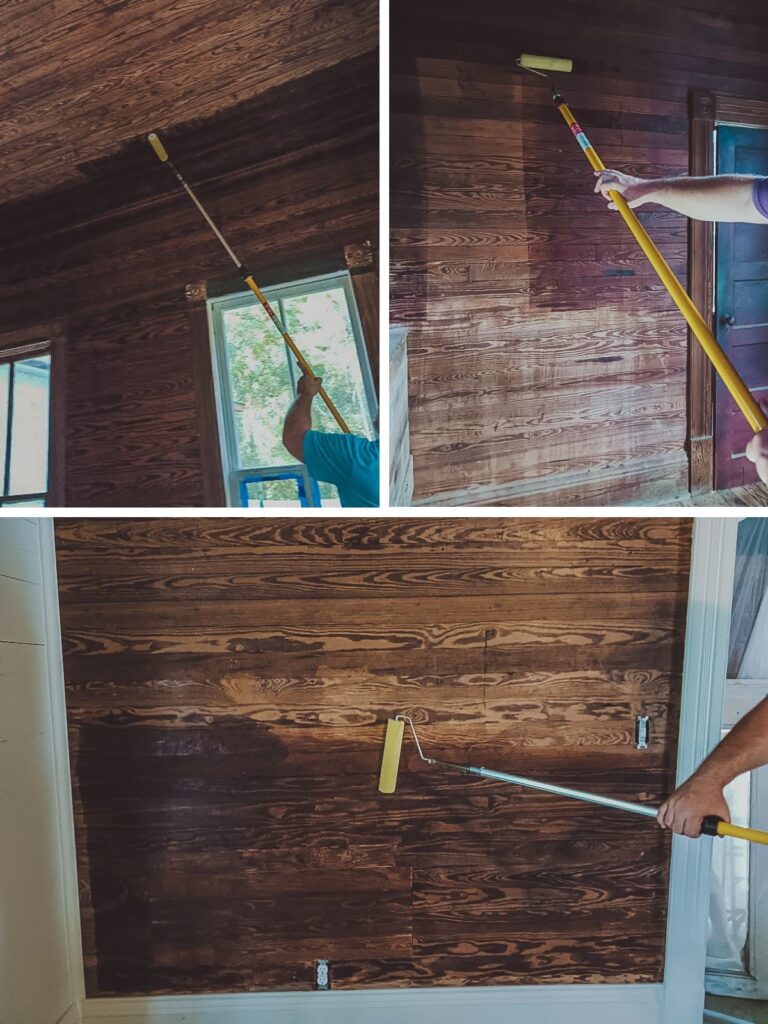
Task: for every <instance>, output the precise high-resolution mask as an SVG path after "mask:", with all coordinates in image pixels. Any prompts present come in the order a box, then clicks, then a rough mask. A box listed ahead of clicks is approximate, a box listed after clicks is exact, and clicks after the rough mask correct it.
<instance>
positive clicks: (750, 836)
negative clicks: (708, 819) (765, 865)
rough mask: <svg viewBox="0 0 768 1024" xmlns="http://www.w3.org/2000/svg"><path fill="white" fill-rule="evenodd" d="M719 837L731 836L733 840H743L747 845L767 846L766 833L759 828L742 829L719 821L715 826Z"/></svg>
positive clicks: (767, 833)
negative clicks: (758, 844)
mask: <svg viewBox="0 0 768 1024" xmlns="http://www.w3.org/2000/svg"><path fill="white" fill-rule="evenodd" d="M717 834H718V835H719V836H732V837H733V838H734V839H745V840H746V841H747V842H748V843H760V845H761V846H768V832H763V831H761V830H760V829H759V828H743V827H742V826H741V825H729V824H728V822H727V821H720V822H718V825H717Z"/></svg>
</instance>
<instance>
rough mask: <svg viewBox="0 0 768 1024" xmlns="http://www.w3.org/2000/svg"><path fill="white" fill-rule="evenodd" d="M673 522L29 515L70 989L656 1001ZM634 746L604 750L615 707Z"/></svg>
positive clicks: (677, 611) (676, 666)
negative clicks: (646, 721)
mask: <svg viewBox="0 0 768 1024" xmlns="http://www.w3.org/2000/svg"><path fill="white" fill-rule="evenodd" d="M689 545H690V522H689V521H687V520H679V519H678V520H659V519H652V520H641V519H639V520H628V519H617V520H607V519H606V520H592V519H586V520H580V519H564V520H552V519H546V520H535V519H533V520H529V519H478V520H473V519H462V520H430V519H426V520H425V519H408V520H397V519H388V520H374V519H364V520H341V521H339V520H331V519H320V520H313V521H310V522H301V521H298V520H295V519H291V520H255V521H254V520H251V521H248V520H226V519H219V520H217V519H200V520H196V519H183V520H173V519H160V520H125V519H122V520H110V519H98V520H61V521H59V522H58V523H57V547H58V563H59V564H58V569H59V588H60V601H61V612H62V631H63V643H64V652H65V673H66V684H67V706H68V718H69V728H70V741H71V750H72V765H73V779H74V800H75V816H76V823H77V827H76V833H77V835H76V838H77V846H78V858H79V870H80V885H81V894H82V918H83V935H84V953H85V958H86V966H87V971H86V973H87V983H88V991H89V993H90V994H91V995H106V994H118V995H129V994H132V993H141V992H156V993H162V992H186V991H226V990H230V991H244V990H269V989H279V988H292V989H308V988H311V987H312V984H313V977H314V974H313V972H314V961H315V960H316V959H320V958H323V959H330V961H331V968H332V978H333V984H334V986H336V987H339V988H341V987H360V986H373V985H385V986H409V985H423V984H437V985H451V984H462V985H463V984H497V983H505V984H515V983H529V982H540V983H551V982H568V981H571V982H593V981H598V980H599V981H658V980H660V978H661V976H662V970H663V947H664V925H665V909H666V882H667V854H668V844H667V841H666V839H665V837H664V836H663V835H662V833H661V832H660V831H659V830H658V829H657V828H656V826H655V825H654V824H653V822H647V821H644V822H640V823H638V821H637V820H636V819H634V818H632V817H631V816H629V815H622V814H620V813H617V812H612V811H609V810H605V811H602V810H597V809H595V808H593V807H588V806H586V805H583V804H579V803H575V802H569V801H566V800H563V799H561V798H557V797H553V796H549V795H546V794H542V793H536V792H533V791H521V790H517V789H516V788H514V787H511V786H502V785H499V784H496V783H493V782H490V781H487V780H482V779H467V778H465V777H463V776H459V775H457V776H455V777H453V776H450V775H444V774H440V773H439V772H435V771H429V770H425V769H424V766H423V765H422V764H421V762H419V761H418V759H417V757H416V755H415V751H414V749H413V744H412V743H411V742H410V741H408V740H406V743H405V745H404V748H403V759H402V771H401V775H400V781H399V785H398V789H397V792H396V793H395V794H394V795H392V796H391V797H386V798H384V797H381V796H380V795H379V794H378V793H377V789H376V783H377V777H378V768H379V762H380V757H381V750H382V741H383V734H384V723H385V722H386V720H387V718H388V717H389V716H390V715H391V714H392V713H393V712H397V711H406V712H408V713H410V714H412V715H413V716H414V718H415V719H416V720H417V721H418V722H419V729H420V732H421V734H422V737H423V740H424V743H425V745H427V746H428V748H429V751H430V752H431V753H432V754H434V755H435V756H436V757H443V758H446V759H449V760H454V761H459V762H461V761H465V762H469V763H474V764H485V765H487V766H489V767H495V768H499V769H502V770H503V769H507V770H510V771H518V772H520V773H523V774H525V773H527V774H530V775H532V776H539V777H542V778H546V779H550V780H552V781H560V782H565V783H569V784H571V785H575V786H577V787H581V788H584V789H594V790H595V791H598V792H604V793H607V794H613V795H616V796H621V797H624V798H626V799H637V800H641V801H647V802H653V803H655V802H659V801H660V800H661V799H662V797H663V796H664V795H665V794H666V793H667V792H668V791H669V788H670V786H671V785H672V783H673V779H674V757H675V749H676V737H677V721H678V711H679V692H680V679H681V672H682V656H683V630H684V623H685V608H686V591H687V575H688V560H689ZM641 713H644V714H649V715H650V716H651V719H652V729H651V746H650V748H649V749H648V750H646V751H638V750H637V749H636V748H635V745H634V735H633V730H634V720H635V717H636V716H637V715H638V714H641Z"/></svg>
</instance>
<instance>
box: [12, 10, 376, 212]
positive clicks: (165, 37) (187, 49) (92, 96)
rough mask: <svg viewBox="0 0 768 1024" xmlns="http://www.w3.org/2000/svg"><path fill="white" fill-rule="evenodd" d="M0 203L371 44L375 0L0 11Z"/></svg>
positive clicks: (71, 180) (60, 182)
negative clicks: (142, 138) (154, 131)
mask: <svg viewBox="0 0 768 1024" xmlns="http://www.w3.org/2000/svg"><path fill="white" fill-rule="evenodd" d="M0 38H2V39H3V41H4V45H3V80H2V84H0V100H1V103H0V203H7V202H10V201H13V200H18V199H22V198H27V197H29V196H32V195H33V194H37V193H41V192H46V191H48V190H51V189H58V188H62V187H66V186H68V185H70V186H71V185H76V184H78V183H79V182H83V181H85V180H87V177H88V166H89V165H91V164H92V163H93V162H94V161H99V160H103V159H104V158H106V157H109V156H110V155H112V154H114V153H115V152H116V151H118V150H119V149H121V148H122V147H124V146H125V145H126V143H130V142H132V141H134V140H136V139H137V138H138V137H139V136H141V135H143V134H145V133H146V132H147V131H149V130H152V129H158V130H160V131H162V130H163V129H164V128H169V127H171V126H173V125H179V124H184V123H186V122H189V121H193V120H196V119H199V118H211V117H213V116H215V115H217V114H219V113H220V112H224V111H226V110H228V109H230V108H232V107H233V106H235V105H237V104H242V103H243V102H245V101H247V100H249V99H252V98H253V97H255V96H258V95H260V94H263V93H266V92H267V91H269V90H271V89H274V88H276V87H277V86H283V85H286V84H288V83H291V82H293V81H296V80H297V79H300V78H303V77H305V76H308V75H311V74H312V73H314V72H318V71H320V70H321V69H323V68H327V67H328V66H330V65H334V64H338V63H340V62H342V61H348V60H350V59H352V58H355V57H357V56H360V55H362V54H364V53H366V52H369V51H371V50H373V49H374V48H375V47H376V46H377V45H378V5H377V3H376V0H344V2H343V3H339V0H280V3H274V2H273V0H249V2H247V3H243V2H242V0H216V2H213V0H42V2H41V0H4V2H0Z"/></svg>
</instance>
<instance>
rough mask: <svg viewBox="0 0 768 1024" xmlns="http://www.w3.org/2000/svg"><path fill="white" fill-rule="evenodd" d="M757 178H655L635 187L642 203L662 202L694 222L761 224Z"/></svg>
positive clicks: (737, 175)
mask: <svg viewBox="0 0 768 1024" xmlns="http://www.w3.org/2000/svg"><path fill="white" fill-rule="evenodd" d="M755 180H756V179H755V178H754V177H752V176H750V175H746V174H722V175H718V176H717V177H711V178H654V179H651V180H649V181H644V182H643V184H642V185H641V186H636V187H635V193H636V195H637V196H638V197H639V196H640V195H642V198H643V202H646V203H659V204H660V205H661V206H666V207H667V208H668V209H670V210H675V211H676V212H677V213H682V214H684V215H685V216H686V217H691V218H693V220H709V221H748V222H752V223H754V222H759V220H760V219H761V218H760V215H759V213H758V211H757V210H756V208H755V204H754V200H753V198H752V196H753V189H754V184H755Z"/></svg>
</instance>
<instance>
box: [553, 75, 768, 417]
mask: <svg viewBox="0 0 768 1024" xmlns="http://www.w3.org/2000/svg"><path fill="white" fill-rule="evenodd" d="M552 99H553V102H554V104H555V106H556V107H557V109H558V110H559V111H560V113H561V114H562V116H563V119H564V121H565V123H566V124H567V125H568V127H569V128H570V129H571V131H572V133H573V135H574V136H575V138H576V141H577V142H578V144H579V145H580V146H581V148H582V149H583V150H584V155H585V156H586V158H587V160H588V161H589V163H590V166H591V167H592V169H593V170H595V171H604V170H605V164H604V163H603V161H602V160H601V159H600V157H599V156H598V155H597V153H596V152H595V149H594V147H593V146H592V144H591V143H590V141H589V139H588V138H587V137H586V135H585V134H584V132H583V131H582V130H581V127H580V126H579V124H578V123H577V121H576V118H575V117H574V116H573V114H572V113H571V110H570V108H569V107H568V104H567V103H566V102H565V100H564V99H563V97H562V96H560V95H559V93H555V94H554V95H553V97H552ZM610 196H611V199H612V201H613V202H614V203H615V204H616V208H617V210H618V211H619V213H620V214H621V216H622V217H623V218H624V222H625V223H626V225H627V227H628V228H629V230H630V231H631V232H632V234H633V235H634V236H635V239H636V240H637V243H638V245H639V246H640V248H641V249H642V250H643V252H644V253H645V255H646V256H647V258H648V261H649V263H650V264H651V266H652V267H653V269H654V270H655V271H656V273H657V274H658V276H659V279H660V280H661V282H662V284H663V285H664V287H665V288H666V289H667V291H668V292H669V294H670V296H671V297H672V300H673V301H674V303H675V305H676V306H677V308H678V309H679V310H680V312H681V313H682V314H683V316H684V317H685V319H686V321H687V323H688V326H689V327H690V328H691V330H692V331H693V333H694V335H695V337H696V338H697V340H698V342H699V344H700V345H701V347H702V348H703V349H704V351H705V352H706V354H707V357H708V358H709V360H710V362H711V363H712V365H713V366H714V368H715V370H716V371H717V373H718V374H719V375H720V378H721V379H722V381H723V383H724V384H725V386H726V387H727V388H728V390H729V391H730V393H731V395H732V396H733V400H734V401H735V402H736V404H737V405H738V407H739V409H741V411H742V413H743V414H744V417H745V419H746V420H747V422H748V423H749V425H750V427H751V428H752V430H754V432H755V433H758V432H759V431H761V430H765V428H766V427H768V417H766V415H765V413H764V412H763V410H762V409H761V408H760V406H759V405H758V403H757V402H756V401H755V399H754V398H753V396H752V395H751V394H750V392H749V389H748V388H747V386H746V384H745V383H744V381H743V380H742V379H741V377H740V376H739V373H738V372H737V370H736V368H735V367H734V365H733V363H732V362H731V361H730V359H729V358H728V356H727V355H726V354H725V352H723V350H722V349H721V348H720V346H719V345H718V343H717V340H716V339H715V337H714V335H713V334H712V332H711V331H710V329H709V327H708V326H707V323H706V321H705V320H704V317H703V316H702V315H701V313H700V312H699V311H698V309H697V308H696V306H695V305H694V304H693V300H692V299H691V298H690V296H689V295H688V293H687V292H686V290H685V289H684V288H683V286H682V285H681V284H680V282H679V281H678V280H677V278H676V277H675V275H674V274H673V273H672V269H671V268H670V266H669V264H668V263H667V261H666V260H665V259H664V257H663V256H662V255H661V253H660V252H659V250H658V249H657V248H656V246H655V245H654V243H653V242H652V241H651V239H650V237H649V235H648V233H647V231H646V230H645V228H644V227H643V226H642V224H641V223H640V221H639V220H638V219H637V217H636V216H635V214H634V212H633V211H632V210H631V209H630V207H629V204H628V203H627V201H626V199H624V197H623V196H622V195H621V194H620V193H619V192H616V191H614V190H611V192H610Z"/></svg>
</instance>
